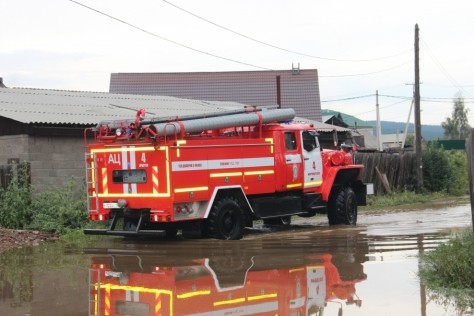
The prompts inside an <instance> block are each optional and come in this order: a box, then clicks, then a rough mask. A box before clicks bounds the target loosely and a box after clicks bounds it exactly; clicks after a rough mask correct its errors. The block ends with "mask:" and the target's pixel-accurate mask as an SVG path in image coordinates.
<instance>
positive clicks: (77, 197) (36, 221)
mask: <svg viewBox="0 0 474 316" xmlns="http://www.w3.org/2000/svg"><path fill="white" fill-rule="evenodd" d="M80 192H85V190H79V188H78V187H77V185H76V182H75V181H74V180H73V179H72V180H70V181H69V182H68V184H67V185H66V186H65V187H64V188H62V189H58V190H54V191H47V192H42V193H39V194H37V195H35V196H34V198H33V200H32V203H31V205H30V210H31V211H30V213H31V222H30V223H29V224H28V225H27V227H28V228H30V229H36V230H42V231H49V232H53V233H58V234H64V233H66V232H67V231H69V230H71V229H78V228H82V227H83V226H84V225H85V224H86V222H87V214H86V212H85V211H84V210H85V209H86V205H85V201H86V199H85V196H83V194H80Z"/></svg>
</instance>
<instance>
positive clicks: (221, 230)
mask: <svg viewBox="0 0 474 316" xmlns="http://www.w3.org/2000/svg"><path fill="white" fill-rule="evenodd" d="M205 230H206V235H207V236H210V237H213V238H217V239H227V240H238V239H241V238H242V236H243V234H244V214H243V211H242V208H241V207H240V205H239V202H238V201H237V200H235V199H234V198H232V197H223V198H222V199H220V200H219V201H217V202H216V203H214V205H213V206H212V209H211V211H210V213H209V216H208V218H207V219H206V222H205Z"/></svg>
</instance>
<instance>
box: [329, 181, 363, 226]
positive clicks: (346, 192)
mask: <svg viewBox="0 0 474 316" xmlns="http://www.w3.org/2000/svg"><path fill="white" fill-rule="evenodd" d="M328 219H329V225H355V224H356V223H357V200H356V195H355V193H354V190H352V188H351V187H339V188H335V189H334V192H332V193H331V196H330V197H329V205H328Z"/></svg>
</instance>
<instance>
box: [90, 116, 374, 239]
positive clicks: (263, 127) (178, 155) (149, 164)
mask: <svg viewBox="0 0 474 316" xmlns="http://www.w3.org/2000/svg"><path fill="white" fill-rule="evenodd" d="M144 114H145V111H144V110H140V111H138V113H137V116H136V118H135V119H131V120H123V121H104V122H101V123H100V124H99V125H98V126H97V127H95V128H90V129H86V131H85V133H84V135H85V148H86V172H87V177H86V178H87V195H88V210H89V219H90V220H92V221H110V226H109V227H108V228H107V229H86V230H85V231H84V232H85V233H86V234H104V235H122V236H133V235H147V234H148V235H150V234H158V233H163V232H165V233H166V234H167V235H175V234H176V233H177V232H178V230H181V231H183V232H187V231H194V232H196V231H198V232H202V234H203V235H205V236H209V237H212V238H217V239H240V238H242V236H243V232H244V228H245V227H249V226H252V222H253V220H256V219H260V220H263V221H264V222H265V223H273V224H274V223H289V222H290V220H291V216H294V215H299V216H302V217H309V216H314V215H315V214H316V213H327V215H328V219H329V223H330V224H331V225H334V224H345V225H355V224H356V222H357V206H358V205H365V199H366V187H365V185H364V184H363V183H362V182H361V181H360V174H361V171H362V168H363V166H362V165H356V164H353V158H352V150H351V146H343V148H342V149H341V150H322V149H321V147H320V145H319V142H318V137H317V136H318V133H317V132H316V130H315V127H314V126H312V125H310V124H296V123H291V121H292V119H293V118H294V116H295V112H294V110H293V109H267V110H265V109H257V108H255V107H245V108H244V109H242V110H240V109H239V110H233V111H226V112H220V113H212V114H207V115H201V116H185V117H176V118H166V119H145V117H144ZM119 227H120V228H119Z"/></svg>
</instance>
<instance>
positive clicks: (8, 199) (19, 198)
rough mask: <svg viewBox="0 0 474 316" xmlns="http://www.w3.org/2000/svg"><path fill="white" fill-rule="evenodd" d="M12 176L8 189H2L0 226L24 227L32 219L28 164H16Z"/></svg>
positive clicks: (0, 194)
mask: <svg viewBox="0 0 474 316" xmlns="http://www.w3.org/2000/svg"><path fill="white" fill-rule="evenodd" d="M11 178H12V180H11V182H10V184H9V185H8V187H7V189H6V190H3V189H0V196H1V199H0V226H2V227H6V228H19V229H22V228H25V225H26V224H27V223H29V222H30V220H31V214H30V212H29V205H30V203H31V185H30V184H29V181H28V179H29V175H28V166H27V165H24V166H14V167H13V168H12V172H11Z"/></svg>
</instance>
